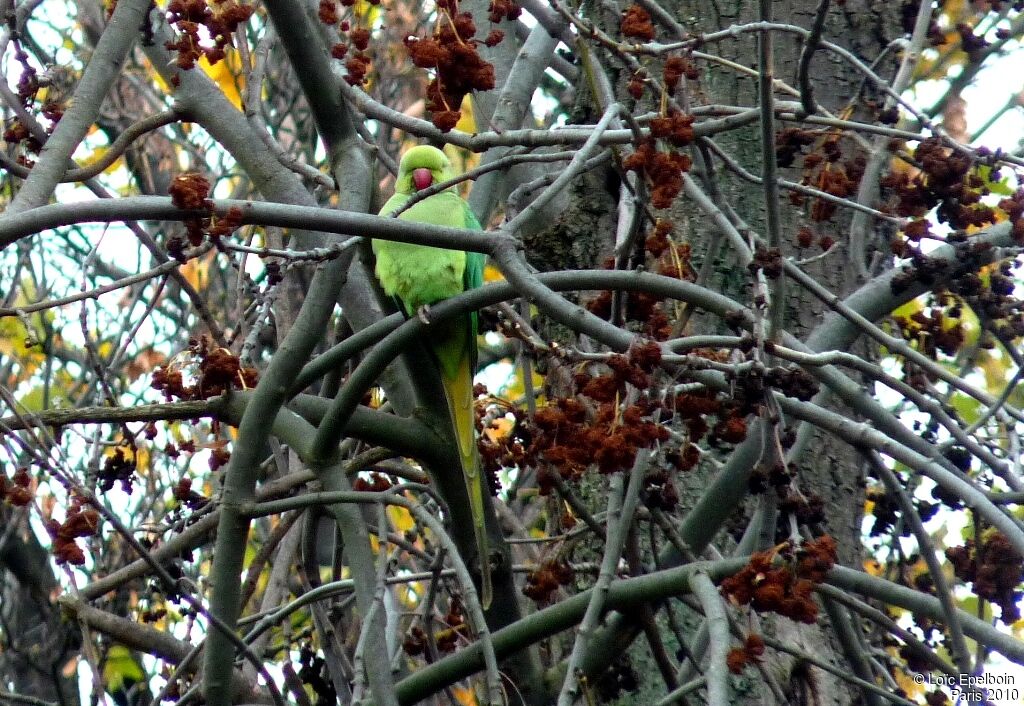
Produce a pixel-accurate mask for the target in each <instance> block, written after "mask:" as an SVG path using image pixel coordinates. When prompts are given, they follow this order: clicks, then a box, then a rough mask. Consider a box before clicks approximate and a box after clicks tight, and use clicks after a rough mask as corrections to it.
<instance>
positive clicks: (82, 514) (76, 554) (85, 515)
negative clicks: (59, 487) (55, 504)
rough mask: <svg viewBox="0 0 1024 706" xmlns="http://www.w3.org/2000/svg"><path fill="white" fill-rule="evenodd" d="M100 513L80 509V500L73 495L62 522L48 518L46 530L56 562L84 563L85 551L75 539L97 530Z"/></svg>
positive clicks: (91, 534) (92, 533) (90, 534)
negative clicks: (51, 541)
mask: <svg viewBox="0 0 1024 706" xmlns="http://www.w3.org/2000/svg"><path fill="white" fill-rule="evenodd" d="M99 528H100V514H99V513H98V512H96V511H95V510H93V509H91V508H88V509H85V510H83V509H82V500H81V499H80V498H78V497H75V498H73V499H72V500H71V506H70V507H69V508H68V514H67V519H65V520H64V522H63V523H60V522H57V520H54V519H50V520H48V521H47V522H46V531H47V533H48V534H49V535H50V539H52V540H53V557H54V559H55V560H56V561H57V563H58V564H73V565H74V566H81V565H82V564H84V563H85V552H84V551H82V547H80V546H79V544H78V542H76V541H75V540H76V539H78V538H79V537H91V536H93V535H94V534H96V533H97V532H98V531H99Z"/></svg>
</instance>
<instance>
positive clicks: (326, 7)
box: [317, 0, 380, 86]
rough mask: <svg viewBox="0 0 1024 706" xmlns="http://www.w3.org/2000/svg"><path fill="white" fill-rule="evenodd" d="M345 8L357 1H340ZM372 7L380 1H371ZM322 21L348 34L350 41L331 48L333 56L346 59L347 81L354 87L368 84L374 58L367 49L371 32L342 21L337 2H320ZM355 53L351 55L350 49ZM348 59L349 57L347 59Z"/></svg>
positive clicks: (319, 13)
mask: <svg viewBox="0 0 1024 706" xmlns="http://www.w3.org/2000/svg"><path fill="white" fill-rule="evenodd" d="M340 1H341V4H342V5H343V6H345V7H352V6H353V5H355V0H340ZM370 4H371V5H379V4H380V0H370ZM317 14H318V16H319V18H320V21H321V22H323V23H324V24H325V25H337V26H338V29H339V30H340V31H341V32H347V33H348V39H349V41H348V42H347V43H346V42H338V43H337V44H335V45H334V46H332V47H331V56H332V57H334V58H335V59H338V60H341V59H345V71H346V74H345V80H346V81H347V82H348V83H349V85H352V86H361V85H362V84H364V83H366V76H367V74H369V72H370V69H371V68H372V57H371V56H370V54H369V52H368V51H367V49H368V48H369V46H370V30H369V29H368V28H366V27H361V26H357V27H353V26H352V23H351V22H349V20H342V19H341V15H340V14H339V12H338V4H337V3H336V2H335V0H320V6H319V9H318V13H317ZM350 47H351V48H352V49H354V50H355V51H353V52H352V54H351V55H350V54H349V48H350ZM346 57H348V58H347V59H346Z"/></svg>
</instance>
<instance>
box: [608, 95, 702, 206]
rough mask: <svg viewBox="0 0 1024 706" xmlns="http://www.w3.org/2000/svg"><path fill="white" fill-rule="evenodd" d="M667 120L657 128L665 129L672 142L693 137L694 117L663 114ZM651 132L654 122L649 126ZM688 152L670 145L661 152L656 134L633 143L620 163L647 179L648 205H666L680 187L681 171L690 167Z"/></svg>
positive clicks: (670, 203) (681, 182) (681, 183)
mask: <svg viewBox="0 0 1024 706" xmlns="http://www.w3.org/2000/svg"><path fill="white" fill-rule="evenodd" d="M665 119H667V120H669V121H670V122H669V123H668V124H667V125H666V124H664V123H661V124H660V125H661V127H660V128H659V129H662V130H664V129H667V130H668V132H667V133H666V134H665V136H666V137H668V138H669V140H670V142H671V144H672V145H673V146H675V145H677V144H680V143H681V144H687V143H686V140H687V139H689V140H692V139H693V129H692V127H691V126H692V125H693V120H692V117H691V116H684V115H681V114H672V115H670V116H668V117H667V118H665ZM651 134H652V135H654V126H653V125H652V127H651ZM690 165H691V160H690V156H689V155H687V154H683V153H681V152H677V151H676V150H675V149H673V148H672V147H670V148H668V149H667V150H666V151H664V152H662V151H661V150H660V149H658V145H657V141H656V136H652V137H649V138H647V139H645V140H643V141H642V142H641V143H640V144H638V145H637V146H636V150H635V151H634V152H633V154H631V155H629V156H628V157H626V159H624V160H623V161H622V166H623V167H624V168H625V169H626V170H628V171H631V172H636V173H637V174H638V175H639V176H641V177H644V178H645V179H646V180H647V183H648V186H649V188H650V189H651V206H653V207H654V208H668V207H669V206H671V205H672V202H673V201H674V200H675V198H676V196H678V195H679V192H680V191H682V190H683V174H685V173H686V172H688V171H690Z"/></svg>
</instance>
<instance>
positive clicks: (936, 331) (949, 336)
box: [893, 307, 964, 358]
mask: <svg viewBox="0 0 1024 706" xmlns="http://www.w3.org/2000/svg"><path fill="white" fill-rule="evenodd" d="M959 310H960V309H959V307H951V308H950V309H949V311H955V312H959ZM893 320H894V321H895V322H896V324H897V325H898V326H899V327H900V332H901V333H902V335H903V338H904V339H905V340H907V341H912V342H913V343H914V344H916V345H915V347H916V348H917V349H918V350H919V351H920V352H922V353H924V354H925V355H927V356H928V357H930V358H935V357H936V356H937V354H938V353H939V352H940V351H941V352H942V353H943V354H945V355H948V356H955V355H956V354H957V351H959V350H960V347H961V346H962V345H963V344H964V327H963V322H962V321H961V320H960V318H959V317H956V318H953V317H952V316H949V315H948V314H947V312H945V311H943V309H941V308H931V309H927V310H925V309H922V310H920V311H915V312H914V313H913V314H911V315H910V316H895V317H893Z"/></svg>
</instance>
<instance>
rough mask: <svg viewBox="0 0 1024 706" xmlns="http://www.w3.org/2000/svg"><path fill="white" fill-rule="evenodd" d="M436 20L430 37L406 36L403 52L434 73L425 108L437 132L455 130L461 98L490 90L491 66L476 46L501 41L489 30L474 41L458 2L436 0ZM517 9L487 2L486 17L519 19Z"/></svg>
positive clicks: (471, 24) (471, 26)
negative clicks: (485, 34)
mask: <svg viewBox="0 0 1024 706" xmlns="http://www.w3.org/2000/svg"><path fill="white" fill-rule="evenodd" d="M437 5H438V20H437V24H436V26H435V28H434V33H433V35H432V36H430V37H409V38H407V39H406V40H405V46H406V49H407V50H408V52H409V57H410V58H411V59H412V63H413V64H415V65H416V66H418V67H420V68H422V69H429V70H431V71H433V72H434V78H433V79H431V81H430V83H429V84H428V85H427V109H428V110H430V112H431V114H432V116H431V119H432V121H433V123H434V125H435V126H437V128H438V129H439V130H443V131H445V132H447V131H449V130H451V129H452V128H454V127H455V125H456V123H458V122H459V118H460V117H461V116H462V113H461V110H460V109H461V107H462V101H463V99H464V98H465V97H466V96H467V95H468V94H469V93H471V92H473V91H489V90H491V89H492V88H494V81H495V78H494V66H493V65H492V64H491V63H490V62H488V61H487V60H486V59H484V58H483V57H482V56H480V53H479V51H478V50H477V48H478V47H479V45H480V44H486V45H487V46H494V45H495V44H497V43H498V42H500V41H501V40H502V38H503V36H504V35H503V34H502V32H501V31H500V30H492V31H491V32H490V33H489V34H488V35H487V37H486V38H485V39H484V40H479V39H476V38H475V37H476V24H475V23H474V22H473V15H471V14H470V13H468V12H459V3H458V0H439V2H438V4H437ZM520 12H521V10H520V9H519V6H518V5H516V4H515V3H512V2H506V1H504V0H501V1H500V2H499V1H495V2H492V3H491V6H490V8H489V13H490V14H489V18H490V20H491V22H500V21H501V19H502V18H504V17H507V18H508V19H510V20H512V19H515V18H516V17H518V16H519V14H520Z"/></svg>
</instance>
